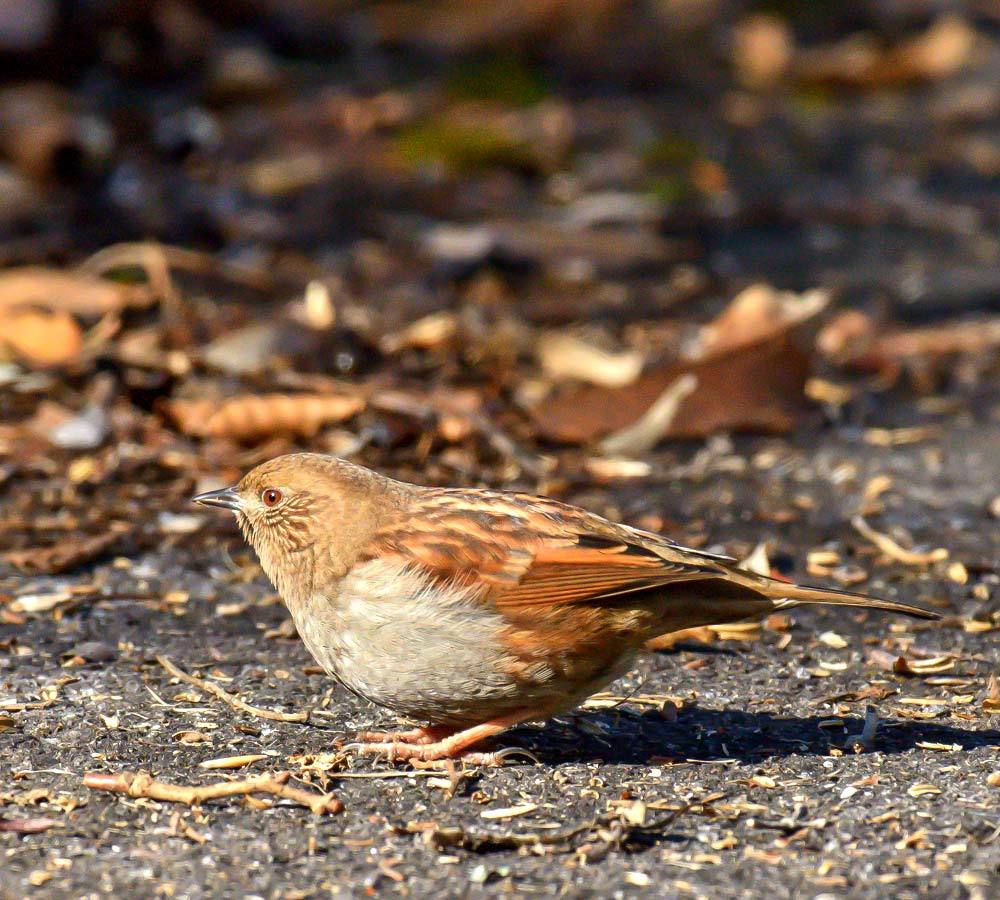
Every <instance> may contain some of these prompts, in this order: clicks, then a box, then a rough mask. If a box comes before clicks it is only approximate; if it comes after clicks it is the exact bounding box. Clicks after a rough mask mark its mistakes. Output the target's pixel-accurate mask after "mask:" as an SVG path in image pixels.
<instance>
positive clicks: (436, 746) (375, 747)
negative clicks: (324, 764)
mask: <svg viewBox="0 0 1000 900" xmlns="http://www.w3.org/2000/svg"><path fill="white" fill-rule="evenodd" d="M543 715H544V714H543V713H541V712H540V711H539V710H537V709H528V710H520V711H519V712H515V713H510V714H509V715H506V716H500V717H499V718H496V719H491V720H490V721H489V722H483V723H482V724H481V725H473V726H472V728H466V729H464V730H462V731H456V732H454V733H453V734H450V735H448V737H444V738H440V739H438V740H432V741H430V742H429V743H427V742H425V743H410V742H403V741H396V740H390V741H374V742H362V743H359V744H353V745H351V747H350V749H353V750H356V751H357V752H358V753H378V754H381V753H384V754H385V755H386V756H387V757H388V758H389V760H390V761H395V760H404V759H413V760H422V761H424V762H427V761H430V760H435V759H457V758H461V759H462V760H464V761H466V762H470V763H472V764H473V765H480V766H493V765H501V764H502V763H503V754H501V753H467V752H466V751H467V750H468V748H469V747H472V746H475V745H476V744H478V743H480V742H481V741H485V740H486V739H487V738H491V737H494V736H495V735H498V734H500V733H501V732H504V731H506V730H507V729H508V728H512V727H513V726H515V725H517V724H518V723H519V722H527V721H529V720H531V719H537V718H541V717H542V716H543ZM429 730H430V729H428V731H429Z"/></svg>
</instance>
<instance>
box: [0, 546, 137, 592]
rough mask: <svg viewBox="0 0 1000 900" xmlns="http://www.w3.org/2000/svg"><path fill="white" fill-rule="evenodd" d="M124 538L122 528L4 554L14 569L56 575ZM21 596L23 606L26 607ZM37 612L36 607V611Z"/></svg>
mask: <svg viewBox="0 0 1000 900" xmlns="http://www.w3.org/2000/svg"><path fill="white" fill-rule="evenodd" d="M121 538H122V535H121V532H120V531H107V532H105V533H104V534H96V535H85V536H83V537H65V538H63V539H62V541H61V542H60V543H58V544H54V545H53V546H51V547H31V548H29V549H27V550H12V551H10V552H8V553H4V554H3V558H4V560H6V561H7V562H8V563H10V564H11V565H12V566H14V568H16V569H18V570H20V571H21V572H24V573H26V574H29V575H56V574H59V573H60V572H66V571H69V570H70V569H74V568H76V567H77V566H79V565H81V564H82V563H85V562H90V560H92V559H95V558H96V557H98V556H101V555H102V554H104V553H107V552H108V550H109V549H110V548H111V547H112V546H113V545H114V544H116V543H117V542H118V541H120V540H121ZM23 604H24V600H23V598H22V599H21V608H22V609H24V611H25V612H28V611H29V610H27V609H26V608H25V607H24V605H23ZM35 611H37V610H35Z"/></svg>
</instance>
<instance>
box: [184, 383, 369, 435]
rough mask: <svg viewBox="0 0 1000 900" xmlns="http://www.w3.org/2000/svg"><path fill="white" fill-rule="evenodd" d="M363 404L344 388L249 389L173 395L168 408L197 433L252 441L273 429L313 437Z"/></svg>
mask: <svg viewBox="0 0 1000 900" xmlns="http://www.w3.org/2000/svg"><path fill="white" fill-rule="evenodd" d="M364 407H365V400H364V399H363V398H362V397H357V396H348V395H345V394H251V395H247V396H243V397H232V398H230V399H228V400H222V401H214V400H171V401H168V402H167V403H166V412H167V414H168V415H169V417H170V418H171V419H172V420H173V421H174V422H175V424H176V425H177V426H178V428H180V429H181V431H183V432H185V433H186V434H191V435H195V436H196V437H217V438H230V439H232V440H237V441H254V440H260V439H261V438H266V437H270V436H271V435H275V434H296V435H301V436H303V437H311V436H312V435H314V434H316V433H317V432H318V431H319V430H320V429H321V428H324V427H325V426H327V425H333V424H335V423H337V422H343V421H344V420H345V419H349V418H350V417H351V416H353V415H355V414H356V413H358V412H360V411H361V410H362V409H364Z"/></svg>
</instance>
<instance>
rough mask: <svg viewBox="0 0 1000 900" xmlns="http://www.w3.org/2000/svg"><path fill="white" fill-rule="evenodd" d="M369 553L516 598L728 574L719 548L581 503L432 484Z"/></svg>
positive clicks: (579, 597)
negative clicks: (698, 547) (689, 544)
mask: <svg viewBox="0 0 1000 900" xmlns="http://www.w3.org/2000/svg"><path fill="white" fill-rule="evenodd" d="M364 556H365V557H368V558H383V559H384V558H387V557H389V558H391V557H395V558H397V559H399V560H400V561H403V562H406V563H409V564H412V565H416V566H419V567H420V568H422V569H424V570H425V571H427V572H428V573H429V574H431V575H432V576H433V577H435V578H437V579H441V580H445V581H448V582H450V583H456V584H465V585H480V586H482V588H483V590H484V593H485V594H486V595H487V596H488V597H490V598H491V599H492V600H493V601H494V602H496V603H497V604H498V605H501V606H510V607H513V606H522V607H523V606H544V605H553V604H567V603H581V602H586V601H595V600H601V599H609V600H610V599H611V598H614V597H617V596H622V595H625V594H631V593H634V592H637V591H644V590H648V589H650V588H655V587H657V586H660V585H664V584H668V583H675V582H680V581H691V580H702V579H706V578H718V577H719V576H720V575H723V574H724V573H725V566H724V565H722V564H720V560H719V558H718V557H714V556H712V555H708V554H704V555H703V554H699V553H698V552H697V551H693V550H687V549H685V548H682V547H679V546H677V545H674V544H671V543H670V542H669V541H666V540H665V539H663V538H660V537H659V536H657V535H652V534H649V533H647V532H639V531H633V530H632V529H629V528H626V527H624V526H620V525H614V524H613V523H611V522H608V521H607V520H605V519H602V518H600V517H599V516H595V515H592V514H590V513H586V512H584V511H583V510H580V509H577V508H575V507H571V506H565V505H563V504H561V503H557V502H555V501H551V500H542V499H538V498H533V497H525V496H523V495H511V494H498V493H492V492H480V491H427V492H426V493H424V494H422V495H421V498H420V500H419V501H418V502H417V503H416V504H415V505H414V506H413V507H411V508H409V509H407V510H406V515H405V517H403V516H400V517H399V518H397V519H396V520H394V521H392V522H390V523H387V524H386V525H385V526H384V527H383V528H382V529H381V530H380V531H379V532H378V533H377V534H376V535H375V537H374V539H373V541H372V544H371V546H370V547H369V548H368V549H367V550H366V552H365V554H364Z"/></svg>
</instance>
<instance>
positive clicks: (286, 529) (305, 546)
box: [192, 453, 402, 600]
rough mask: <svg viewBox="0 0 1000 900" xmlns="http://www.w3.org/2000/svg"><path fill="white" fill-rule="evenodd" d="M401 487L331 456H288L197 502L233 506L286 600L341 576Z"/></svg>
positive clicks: (228, 507) (224, 506)
mask: <svg viewBox="0 0 1000 900" xmlns="http://www.w3.org/2000/svg"><path fill="white" fill-rule="evenodd" d="M399 487H402V486H401V485H399V483H398V482H394V481H391V480H390V479H388V478H385V477H383V476H381V475H378V474H377V473H375V472H372V471H371V470H369V469H365V468H363V467H361V466H356V465H354V464H352V463H349V462H345V461H344V460H342V459H337V458H336V457H332V456H323V455H320V454H316V453H292V454H289V455H287V456H279V457H277V458H276V459H272V460H270V461H268V462H266V463H261V465H259V466H257V467H256V468H255V469H252V470H251V471H250V472H248V473H247V474H246V475H245V476H244V477H243V478H242V479H241V480H240V482H239V484H237V485H235V486H233V487H228V488H223V489H221V490H217V491H207V492H205V493H203V494H198V496H196V497H194V498H192V499H193V501H194V502H195V503H201V504H202V505H204V506H213V507H218V508H221V509H228V510H231V511H232V512H233V513H235V514H236V520H237V522H238V523H239V526H240V530H241V531H242V532H243V535H244V537H246V539H247V541H248V542H249V543H250V545H251V546H252V547H253V548H254V550H255V551H256V552H257V555H258V556H259V557H260V561H261V565H262V566H263V567H264V571H265V572H266V573H267V575H268V577H269V578H270V579H271V581H272V582H274V584H275V586H276V587H277V588H278V590H279V591H280V592H281V594H282V596H283V597H285V599H286V600H290V599H292V598H293V597H294V596H295V595H297V594H299V593H301V592H302V591H303V590H311V589H312V587H313V586H314V585H315V582H316V580H317V579H320V580H327V579H331V578H339V577H341V576H342V575H343V574H344V573H345V572H346V571H347V569H348V568H350V565H351V564H352V563H353V562H354V559H355V558H356V557H357V553H358V551H359V550H360V548H361V547H362V546H363V544H364V543H365V542H366V540H367V539H368V538H369V537H371V535H372V533H373V532H374V531H375V529H376V528H377V526H378V524H379V521H380V519H381V516H382V515H384V513H385V511H386V508H387V506H389V505H391V504H392V501H393V499H394V498H395V496H396V494H397V493H398V491H397V488H399Z"/></svg>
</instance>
